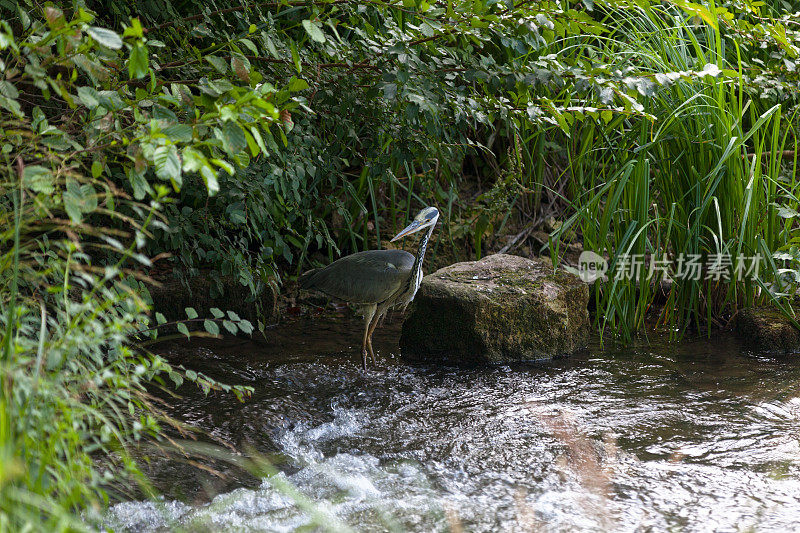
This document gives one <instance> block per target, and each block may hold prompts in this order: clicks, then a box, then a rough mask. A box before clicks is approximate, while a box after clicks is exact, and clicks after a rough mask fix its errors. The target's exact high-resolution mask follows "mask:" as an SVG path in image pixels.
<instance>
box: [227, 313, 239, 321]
mask: <svg viewBox="0 0 800 533" xmlns="http://www.w3.org/2000/svg"><path fill="white" fill-rule="evenodd" d="M228 318H230V319H231V320H233V321H234V322H239V321H240V320H241V318H239V315H237V314H236V313H234V312H233V311H228Z"/></svg>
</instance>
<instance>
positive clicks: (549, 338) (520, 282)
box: [400, 254, 589, 364]
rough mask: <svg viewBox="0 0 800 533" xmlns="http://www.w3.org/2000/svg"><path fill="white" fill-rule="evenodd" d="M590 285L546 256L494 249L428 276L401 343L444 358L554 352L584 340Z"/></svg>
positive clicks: (464, 360) (506, 358) (527, 357)
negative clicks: (476, 258)
mask: <svg viewBox="0 0 800 533" xmlns="http://www.w3.org/2000/svg"><path fill="white" fill-rule="evenodd" d="M588 302H589V287H588V285H586V283H584V282H583V281H581V279H580V278H578V276H575V275H573V274H570V273H568V272H564V271H562V270H555V271H554V270H553V267H552V265H551V263H550V262H549V261H544V260H540V259H526V258H523V257H518V256H514V255H505V254H497V255H490V256H488V257H485V258H483V259H481V260H480V261H472V262H465V263H456V264H454V265H450V266H448V267H445V268H442V269H440V270H437V271H436V272H434V273H433V274H430V275H428V276H425V278H424V279H423V281H422V285H421V286H420V289H419V292H418V293H417V296H416V298H415V299H414V302H413V304H412V311H411V313H410V315H409V317H408V318H407V319H406V321H405V322H404V323H403V331H402V334H401V336H400V348H401V350H402V353H403V356H404V357H407V358H409V359H412V360H416V361H425V362H431V361H436V362H443V363H447V364H475V363H508V362H512V361H532V360H538V359H549V358H552V357H554V356H559V355H566V354H570V353H572V352H574V351H576V350H578V349H580V348H583V347H584V346H586V343H587V340H588V338H589V312H588V310H587V305H588Z"/></svg>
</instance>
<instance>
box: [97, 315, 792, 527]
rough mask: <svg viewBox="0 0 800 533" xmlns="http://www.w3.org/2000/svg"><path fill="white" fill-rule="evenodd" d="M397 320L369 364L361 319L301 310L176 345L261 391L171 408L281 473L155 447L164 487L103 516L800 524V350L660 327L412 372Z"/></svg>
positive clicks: (372, 522)
mask: <svg viewBox="0 0 800 533" xmlns="http://www.w3.org/2000/svg"><path fill="white" fill-rule="evenodd" d="M399 326H400V319H399V317H398V318H395V320H394V322H392V323H388V324H386V325H384V326H383V327H382V328H379V329H378V330H377V331H376V334H375V338H374V345H375V348H376V351H377V352H378V363H377V365H371V366H370V368H369V370H368V371H367V372H366V373H364V372H362V371H361V370H360V354H359V341H360V327H361V322H360V321H359V320H357V319H352V320H351V319H345V318H338V319H326V318H318V319H316V320H310V319H298V320H297V321H295V322H293V323H290V324H286V325H282V326H280V327H278V328H275V329H273V330H269V332H268V338H267V342H260V343H257V342H253V341H248V340H243V339H237V338H230V339H225V340H222V341H203V342H200V341H195V342H192V343H178V344H171V345H168V346H166V348H165V355H167V356H168V358H169V359H170V360H171V361H174V362H176V363H181V364H184V365H186V366H187V367H190V368H193V369H195V370H199V371H202V372H205V373H206V374H208V375H210V376H212V377H214V378H215V379H219V380H221V381H224V382H228V383H239V384H247V385H251V386H252V387H254V388H255V392H254V394H253V396H252V397H251V398H250V399H248V400H247V401H246V402H245V403H240V402H238V401H236V399H235V398H233V397H232V396H229V395H224V394H220V393H212V394H211V395H209V396H207V397H206V396H203V395H202V394H200V393H197V392H194V391H193V390H191V389H190V388H189V387H187V386H185V385H184V386H183V387H181V388H180V390H179V393H180V394H181V395H182V397H181V398H179V399H170V400H169V403H170V408H169V409H170V413H171V414H172V415H173V416H175V417H177V418H179V419H181V420H183V421H185V422H188V423H190V424H192V425H194V426H196V427H198V428H201V429H202V430H204V431H206V432H207V433H208V434H210V435H211V436H212V437H213V438H214V439H218V440H219V441H222V442H227V443H229V444H230V445H231V446H232V447H234V448H236V449H239V450H242V449H250V450H254V451H255V452H256V453H258V454H263V456H265V457H268V458H271V459H272V460H273V463H274V464H275V466H276V468H277V469H278V471H279V472H278V473H277V474H276V475H275V476H273V477H259V476H257V477H253V476H252V475H250V474H247V473H245V472H243V471H241V469H236V468H234V467H230V468H229V469H227V470H226V467H225V465H224V464H220V463H213V465H214V468H215V469H217V470H222V472H221V473H222V474H223V477H224V478H225V479H224V481H220V480H219V479H220V478H219V476H214V475H212V474H211V473H209V472H208V471H207V470H208V469H205V470H204V469H203V468H198V467H197V465H193V464H188V463H187V462H186V461H179V460H175V459H163V460H154V461H153V464H152V465H151V466H150V468H151V471H150V472H149V474H150V475H151V476H152V477H153V478H154V479H155V483H156V486H157V487H158V488H159V489H160V491H161V492H162V493H163V494H165V496H164V498H163V499H162V500H158V501H126V502H123V503H118V504H116V505H115V506H113V507H112V509H111V511H110V513H109V516H108V519H107V527H109V528H112V529H114V530H116V531H131V532H145V531H147V532H149V531H168V530H173V529H183V530H186V531H297V530H301V531H306V530H312V531H313V530H315V527H314V526H315V524H316V525H317V526H319V524H323V525H324V526H325V527H326V528H331V529H337V528H338V529H342V530H347V529H350V530H354V531H370V532H372V531H454V532H456V531H565V532H566V531H665V530H669V531H792V530H797V529H800V432H799V430H800V394H799V393H800V390H798V385H800V362H798V361H797V360H791V359H783V360H776V359H769V358H763V357H755V356H752V355H750V354H748V353H746V352H744V351H742V349H741V348H740V346H739V345H738V344H737V342H736V340H735V339H731V338H722V339H715V340H699V341H692V342H684V343H680V344H669V343H666V342H664V341H663V339H657V338H651V339H650V340H649V342H644V341H641V342H639V343H638V344H637V345H636V346H633V347H628V348H625V349H614V348H609V347H606V348H601V347H600V345H599V344H598V343H597V341H595V342H594V343H593V345H592V346H590V347H589V349H587V350H585V351H583V352H581V353H578V354H576V355H574V356H573V357H570V358H565V359H560V360H555V361H552V362H547V363H537V364H531V365H520V366H500V367H493V368H441V367H436V366H408V365H406V364H405V363H403V361H402V359H401V358H400V356H399V353H398V352H399V350H398V348H397V338H398V336H399ZM209 468H210V467H209ZM287 487H288V488H287ZM293 489H294V490H296V491H299V493H300V494H301V495H302V497H303V498H302V500H298V498H297V496H296V495H292V494H291V491H292V490H293ZM298 502H299V503H298ZM304 502H313V506H312V507H311V508H308V507H306V508H305V510H304V509H303V507H304ZM314 520H316V521H314Z"/></svg>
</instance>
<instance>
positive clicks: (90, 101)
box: [78, 87, 100, 109]
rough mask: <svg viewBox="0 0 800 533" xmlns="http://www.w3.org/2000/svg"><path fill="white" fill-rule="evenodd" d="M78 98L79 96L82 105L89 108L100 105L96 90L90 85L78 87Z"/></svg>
mask: <svg viewBox="0 0 800 533" xmlns="http://www.w3.org/2000/svg"><path fill="white" fill-rule="evenodd" d="M78 98H80V99H81V102H83V105H85V106H86V107H88V108H89V109H94V108H95V107H97V106H99V105H100V99H99V95H98V94H97V91H96V90H94V89H92V88H91V87H78Z"/></svg>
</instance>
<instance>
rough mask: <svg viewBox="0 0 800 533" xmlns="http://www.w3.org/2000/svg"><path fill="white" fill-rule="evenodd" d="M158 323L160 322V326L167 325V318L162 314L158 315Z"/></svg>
mask: <svg viewBox="0 0 800 533" xmlns="http://www.w3.org/2000/svg"><path fill="white" fill-rule="evenodd" d="M156 322H158V324H159V325H161V324H165V323H166V322H167V317H165V316H164V315H163V314H161V313H156Z"/></svg>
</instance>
